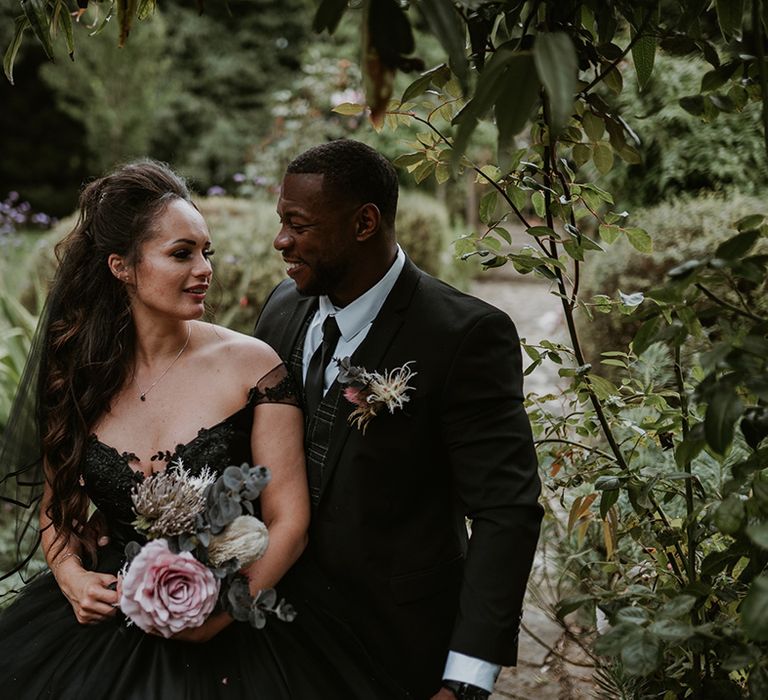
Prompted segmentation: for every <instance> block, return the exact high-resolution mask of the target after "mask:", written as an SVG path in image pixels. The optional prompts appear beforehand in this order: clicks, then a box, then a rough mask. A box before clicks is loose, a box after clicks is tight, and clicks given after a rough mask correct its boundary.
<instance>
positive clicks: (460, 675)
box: [443, 651, 501, 693]
mask: <svg viewBox="0 0 768 700" xmlns="http://www.w3.org/2000/svg"><path fill="white" fill-rule="evenodd" d="M500 670H501V666H498V665H497V664H492V663H491V662H490V661H483V659H476V658H475V657H474V656H467V655H466V654H460V653H459V652H458V651H449V652H448V660H447V661H446V662H445V671H444V672H443V679H444V680H447V681H459V682H460V683H470V684H471V685H476V686H477V687H478V688H483V689H484V690H487V691H488V692H489V693H491V692H493V684H494V683H495V682H496V676H498V675H499V671H500Z"/></svg>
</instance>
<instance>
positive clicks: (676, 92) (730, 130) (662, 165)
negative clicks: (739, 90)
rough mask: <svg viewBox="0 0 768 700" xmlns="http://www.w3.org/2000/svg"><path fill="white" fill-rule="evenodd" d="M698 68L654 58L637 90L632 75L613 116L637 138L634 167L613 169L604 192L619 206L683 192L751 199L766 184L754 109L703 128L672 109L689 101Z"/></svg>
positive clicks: (767, 166) (767, 170) (694, 63)
mask: <svg viewBox="0 0 768 700" xmlns="http://www.w3.org/2000/svg"><path fill="white" fill-rule="evenodd" d="M710 68H711V66H709V65H708V64H707V63H706V62H705V61H703V60H701V59H694V58H679V57H671V56H668V55H666V54H664V53H659V54H658V55H657V57H656V66H655V69H654V73H653V77H652V78H651V80H650V81H649V83H648V84H647V85H646V86H645V88H644V89H643V90H642V91H639V90H638V87H637V77H636V74H635V72H634V71H627V73H626V78H627V88H626V89H625V90H623V92H622V93H621V97H620V99H619V102H620V105H619V111H620V112H621V113H622V114H623V115H624V116H625V118H626V119H627V121H628V122H629V123H630V125H631V127H632V129H633V130H634V131H635V132H636V133H637V135H638V137H639V140H640V145H639V146H638V148H639V150H640V153H641V155H642V162H641V163H638V164H635V165H627V164H625V165H621V166H618V165H617V166H616V167H615V169H614V170H613V171H612V172H611V173H610V174H609V175H608V176H607V177H606V179H605V185H606V187H607V189H608V190H610V191H612V192H613V193H614V194H616V195H618V196H619V198H620V199H621V200H622V201H626V202H628V203H633V204H654V203H656V202H658V201H660V200H661V199H670V198H672V197H676V196H678V195H680V194H682V193H686V192H697V191H699V190H713V191H717V190H722V189H724V188H735V189H738V190H739V191H742V192H749V193H755V192H757V191H758V190H759V189H760V187H761V186H762V184H761V183H763V182H765V180H766V177H768V163H766V160H765V146H764V144H763V137H762V128H761V126H760V106H759V104H757V103H749V104H747V105H746V106H745V107H744V108H743V109H742V110H740V111H736V112H734V113H731V114H728V113H720V114H718V115H717V116H716V118H715V119H713V120H712V121H711V122H710V123H705V121H706V120H704V119H702V118H700V117H696V116H693V115H692V114H688V113H687V112H685V111H683V110H682V109H680V107H679V104H678V100H680V99H681V98H683V97H686V96H688V95H691V94H694V93H697V92H698V91H699V86H700V83H701V76H702V75H703V74H704V73H706V72H707V70H709V69H710Z"/></svg>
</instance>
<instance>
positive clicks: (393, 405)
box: [334, 357, 416, 435]
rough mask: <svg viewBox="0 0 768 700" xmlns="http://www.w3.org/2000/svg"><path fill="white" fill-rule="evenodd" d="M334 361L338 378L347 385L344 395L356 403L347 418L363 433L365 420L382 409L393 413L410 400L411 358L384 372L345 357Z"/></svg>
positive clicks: (369, 419) (413, 373)
mask: <svg viewBox="0 0 768 700" xmlns="http://www.w3.org/2000/svg"><path fill="white" fill-rule="evenodd" d="M334 362H335V363H336V364H337V365H338V367H339V379H338V381H339V383H340V384H343V385H345V387H346V388H345V389H344V398H345V399H346V400H347V401H349V402H350V403H351V404H353V405H354V406H355V410H354V411H352V413H351V414H350V415H349V422H350V423H351V424H352V425H354V426H355V427H356V428H358V429H359V430H361V431H362V432H363V435H365V429H366V428H367V427H368V423H369V422H370V421H371V419H372V418H374V417H375V416H377V415H378V414H379V412H380V411H381V410H382V409H385V408H386V409H387V410H388V411H389V412H390V413H394V412H395V411H396V410H398V409H401V408H403V406H404V405H405V404H406V403H407V402H408V401H410V397H409V396H408V393H407V392H409V391H412V390H413V387H412V386H411V385H410V384H409V383H408V382H409V381H410V380H411V379H412V378H413V377H415V376H416V372H414V371H413V370H411V368H410V367H409V366H408V365H410V364H412V363H413V361H411V362H406V363H405V364H404V365H403V366H402V367H396V368H395V369H392V370H389V371H388V372H384V374H380V373H379V372H369V371H368V370H367V369H365V368H364V367H355V366H354V365H353V364H352V363H351V362H350V360H349V358H348V357H345V358H343V359H341V360H339V359H337V358H334Z"/></svg>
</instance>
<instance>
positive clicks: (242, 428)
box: [0, 365, 402, 700]
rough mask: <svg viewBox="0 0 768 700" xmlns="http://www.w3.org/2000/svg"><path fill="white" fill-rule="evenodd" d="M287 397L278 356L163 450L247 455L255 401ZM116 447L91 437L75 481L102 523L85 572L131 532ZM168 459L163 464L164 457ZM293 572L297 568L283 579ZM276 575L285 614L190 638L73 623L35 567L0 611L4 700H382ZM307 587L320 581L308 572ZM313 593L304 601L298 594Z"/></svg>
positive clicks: (352, 656)
mask: <svg viewBox="0 0 768 700" xmlns="http://www.w3.org/2000/svg"><path fill="white" fill-rule="evenodd" d="M261 403H291V404H295V403H296V399H295V396H294V394H293V392H292V391H291V389H290V385H289V381H288V379H287V373H286V370H285V368H284V367H283V366H282V365H281V366H280V367H278V368H276V369H275V370H273V371H272V372H270V373H269V374H268V375H267V376H265V377H264V378H263V379H262V380H261V381H260V382H259V383H258V385H257V386H256V387H254V388H253V389H252V390H251V392H250V394H249V398H248V402H247V403H246V405H245V406H243V408H242V409H240V410H239V411H237V412H236V413H234V414H233V415H231V416H229V417H228V418H226V419H224V420H222V421H221V422H220V423H217V424H216V425H214V426H211V427H207V428H204V429H202V430H200V431H199V432H198V434H197V436H196V437H195V438H194V439H193V440H191V441H190V442H188V443H187V444H185V445H177V446H176V448H175V450H173V452H172V453H170V454H166V455H165V458H166V459H167V460H168V462H169V464H171V463H173V462H175V461H176V460H177V459H179V458H180V459H181V460H182V462H183V465H184V467H185V468H186V469H188V470H190V471H191V472H192V473H198V472H199V471H200V470H202V469H203V468H204V467H205V466H206V465H208V466H209V467H211V468H216V469H219V470H221V469H224V468H225V467H226V466H228V465H230V464H235V465H239V464H241V463H242V462H250V461H251V460H250V452H251V450H250V433H251V426H252V422H253V411H254V407H255V406H257V405H259V404H261ZM133 459H135V457H134V456H133V455H131V454H120V453H118V452H117V450H115V449H114V448H112V447H110V446H109V445H105V444H104V443H102V442H100V441H99V440H98V438H97V437H96V436H92V437H91V439H90V442H89V444H88V447H87V451H86V454H85V459H84V463H83V470H82V476H83V483H84V488H85V489H86V490H87V492H88V495H89V496H90V498H91V500H92V501H93V503H94V504H95V505H96V506H97V507H98V508H99V510H100V511H101V512H102V513H103V514H104V516H105V517H106V519H107V522H108V525H109V535H110V543H109V545H108V546H106V547H105V548H103V549H102V550H101V551H100V552H99V560H98V564H97V565H96V566H94V567H93V568H94V570H96V571H101V572H108V573H112V574H114V573H116V572H117V571H118V570H119V569H120V568H121V566H122V564H123V562H124V547H125V544H126V543H127V542H129V541H131V540H135V541H141V537H140V536H139V535H138V534H137V533H136V531H135V530H134V529H133V527H132V526H131V521H132V520H133V517H134V515H133V510H132V502H131V491H132V488H133V486H134V484H135V483H136V482H137V481H140V480H142V479H143V478H144V477H143V475H142V474H141V473H139V472H137V471H135V470H134V469H132V467H131V461H132V460H133ZM170 468H173V467H170ZM293 579H298V577H293ZM288 580H289V581H290V582H289V583H286V584H284V585H283V584H279V585H278V586H277V589H278V593H279V594H280V595H281V596H282V597H285V598H286V599H287V600H288V601H289V602H290V603H291V604H292V605H293V606H294V607H295V608H296V610H297V613H298V614H297V617H296V619H295V620H294V621H293V622H283V621H281V620H279V619H277V618H276V617H274V616H270V617H269V619H268V621H267V626H266V627H265V628H264V629H262V630H257V629H254V628H253V627H251V626H250V625H248V624H247V623H243V622H233V623H232V624H230V625H229V626H228V627H227V628H226V629H224V630H223V631H222V632H220V633H219V634H218V635H216V636H215V637H214V638H213V639H211V640H210V641H208V642H205V643H202V644H198V643H190V642H182V641H175V640H172V639H164V638H161V637H157V636H154V635H148V634H145V633H144V632H142V631H141V630H140V629H138V628H137V627H136V626H129V625H127V623H126V619H125V617H123V616H122V614H120V613H118V615H117V616H116V617H114V618H111V619H110V620H108V621H106V622H102V623H99V624H95V625H81V624H79V623H78V622H77V620H76V619H75V616H74V613H73V611H72V608H71V606H70V604H69V602H68V601H67V600H66V598H65V597H64V595H63V594H62V593H61V591H60V589H59V587H58V585H57V584H56V581H55V580H54V578H53V575H52V574H51V573H50V572H46V573H43V574H40V575H38V576H37V577H36V578H34V579H33V580H32V581H31V582H30V583H29V584H27V585H26V586H25V587H24V588H23V589H22V591H21V592H20V593H19V594H18V595H17V597H16V599H15V600H14V601H13V603H12V604H11V605H10V606H8V607H7V608H6V609H5V610H4V611H3V612H2V614H0V697H2V698H7V699H8V700H27V699H29V700H32V699H33V698H34V699H37V698H57V699H60V700H75V699H76V700H97V699H99V698H110V699H114V700H161V699H162V700H182V699H183V700H216V699H218V698H221V699H225V698H226V699H230V698H232V699H241V698H242V699H245V698H248V699H249V700H251V699H252V700H314V699H318V700H347V699H349V700H392V699H393V698H398V697H402V692H401V691H399V689H398V688H397V687H396V686H395V685H393V684H391V681H389V680H388V679H387V678H386V677H385V676H384V675H383V674H381V673H379V672H378V669H377V667H376V664H375V662H374V660H372V659H371V658H369V657H368V655H367V654H366V653H365V651H364V649H363V648H362V647H361V645H360V644H359V643H358V642H357V640H356V638H355V637H354V635H353V634H352V633H351V632H350V631H349V629H348V627H347V626H346V625H345V624H344V623H343V622H342V621H341V620H340V618H339V616H337V615H334V614H331V613H330V612H329V610H330V609H331V607H332V606H328V607H327V608H326V607H324V606H323V605H320V604H318V602H317V601H316V600H315V598H314V594H313V593H311V592H310V591H309V589H308V588H306V589H305V585H306V584H308V583H310V582H307V581H306V580H305V579H301V580H291V577H288ZM311 588H312V591H315V590H318V588H320V589H323V588H325V589H326V590H327V588H328V587H325V586H323V584H322V583H319V582H318V581H317V580H314V581H312V582H311ZM310 600H312V602H309V601H310Z"/></svg>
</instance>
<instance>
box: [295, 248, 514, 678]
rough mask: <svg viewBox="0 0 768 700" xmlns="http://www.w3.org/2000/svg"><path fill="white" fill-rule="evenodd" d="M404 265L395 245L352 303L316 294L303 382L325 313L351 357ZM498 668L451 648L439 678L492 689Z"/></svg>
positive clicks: (340, 354)
mask: <svg viewBox="0 0 768 700" xmlns="http://www.w3.org/2000/svg"><path fill="white" fill-rule="evenodd" d="M404 265H405V253H403V250H402V248H400V246H398V247H397V257H396V258H395V261H394V262H393V263H392V266H391V267H390V268H389V270H387V273H386V274H385V275H384V277H382V278H381V279H380V280H379V281H378V282H377V283H376V284H375V285H373V287H371V288H370V289H369V290H368V291H367V292H365V294H362V295H361V296H359V297H358V298H357V299H355V300H354V301H353V302H351V303H349V304H347V305H346V306H345V307H344V308H342V309H339V308H338V307H336V306H334V305H333V303H332V302H331V300H330V299H329V298H328V297H327V296H321V297H320V304H319V306H318V308H317V311H315V315H314V316H313V317H312V320H311V321H310V323H309V328H308V329H307V335H306V337H305V338H304V363H303V364H304V366H303V376H304V381H305V382H306V380H307V368H308V367H309V361H310V359H311V358H312V355H314V353H315V350H317V348H319V347H320V344H321V343H322V342H323V323H324V322H325V319H326V318H327V317H328V316H335V317H336V323H337V324H338V325H339V330H340V331H341V337H340V338H339V342H338V343H337V344H336V350H335V351H334V353H333V357H334V358H338V359H342V358H344V357H351V355H352V353H353V352H355V350H357V348H358V347H360V344H361V343H362V342H363V340H365V337H366V336H367V335H368V331H370V330H371V325H373V321H374V319H375V318H376V316H378V314H379V311H381V307H382V306H383V305H384V302H385V301H386V299H387V297H388V296H389V293H390V292H391V291H392V288H393V287H394V286H395V282H397V278H398V277H399V276H400V273H401V272H402V270H403V267H404ZM338 374H339V368H338V366H337V365H336V363H335V362H329V363H328V367H327V368H326V370H325V377H324V379H325V382H324V385H323V395H325V393H326V392H327V391H328V389H329V388H330V386H331V384H333V382H334V381H335V380H336V377H337V376H338ZM499 669H500V667H499V666H497V665H496V664H492V663H489V662H488V661H483V660H482V659H476V658H474V657H472V656H467V655H466V654H460V653H458V652H455V651H451V652H449V653H448V660H447V662H446V664H445V672H444V673H443V678H445V679H447V680H454V681H460V682H462V683H471V684H472V685H476V686H478V687H480V688H485V689H486V690H488V691H491V690H493V684H494V681H495V680H496V676H497V675H498V673H499Z"/></svg>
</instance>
